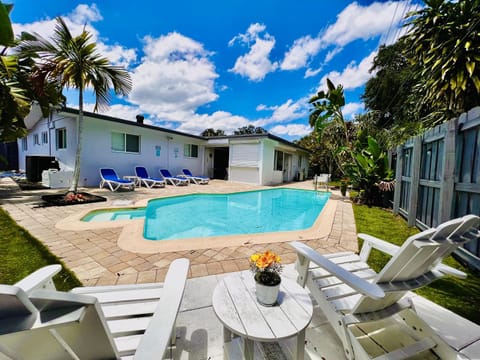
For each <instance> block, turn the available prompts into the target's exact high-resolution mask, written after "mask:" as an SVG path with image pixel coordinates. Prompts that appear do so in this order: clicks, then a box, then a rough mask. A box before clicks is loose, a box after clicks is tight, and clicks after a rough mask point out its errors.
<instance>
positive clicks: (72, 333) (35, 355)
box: [0, 285, 119, 360]
mask: <svg viewBox="0 0 480 360" xmlns="http://www.w3.org/2000/svg"><path fill="white" fill-rule="evenodd" d="M85 300H86V301H85ZM2 355H4V356H7V358H12V359H39V360H43V359H45V360H46V359H65V358H69V359H116V358H119V353H118V351H117V349H116V347H115V345H114V342H113V338H112V336H111V334H110V332H109V330H108V327H107V324H106V321H105V319H104V316H103V312H102V311H101V309H100V305H99V304H98V301H97V300H96V299H95V298H93V297H90V296H88V297H87V296H85V295H77V294H70V293H63V292H59V291H54V290H34V291H32V292H31V293H30V295H27V294H26V293H25V292H24V291H23V290H21V289H20V288H18V287H16V286H7V285H1V286H0V358H3V356H2Z"/></svg>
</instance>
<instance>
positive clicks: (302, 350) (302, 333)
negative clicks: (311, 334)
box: [296, 329, 305, 360]
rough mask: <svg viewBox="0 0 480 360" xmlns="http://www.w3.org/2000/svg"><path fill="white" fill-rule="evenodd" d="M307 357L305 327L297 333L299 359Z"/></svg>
mask: <svg viewBox="0 0 480 360" xmlns="http://www.w3.org/2000/svg"><path fill="white" fill-rule="evenodd" d="M304 358H305V329H303V330H302V331H300V332H299V333H298V335H297V357H296V359H297V360H303V359H304Z"/></svg>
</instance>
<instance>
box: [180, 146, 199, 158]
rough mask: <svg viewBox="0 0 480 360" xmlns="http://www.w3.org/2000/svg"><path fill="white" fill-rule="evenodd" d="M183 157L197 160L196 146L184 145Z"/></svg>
mask: <svg viewBox="0 0 480 360" xmlns="http://www.w3.org/2000/svg"><path fill="white" fill-rule="evenodd" d="M183 156H185V157H192V158H198V145H194V144H185V145H184V146H183Z"/></svg>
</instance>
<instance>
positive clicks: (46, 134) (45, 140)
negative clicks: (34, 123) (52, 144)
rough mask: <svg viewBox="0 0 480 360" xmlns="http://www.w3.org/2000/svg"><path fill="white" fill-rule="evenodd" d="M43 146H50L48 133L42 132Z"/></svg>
mask: <svg viewBox="0 0 480 360" xmlns="http://www.w3.org/2000/svg"><path fill="white" fill-rule="evenodd" d="M42 144H48V132H47V131H42Z"/></svg>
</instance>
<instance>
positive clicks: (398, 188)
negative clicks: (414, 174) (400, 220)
mask: <svg viewBox="0 0 480 360" xmlns="http://www.w3.org/2000/svg"><path fill="white" fill-rule="evenodd" d="M402 170H403V146H401V145H399V146H397V165H396V167H395V192H394V193H393V213H394V214H398V209H399V208H400V195H401V194H402V175H403V174H402Z"/></svg>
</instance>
